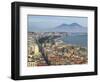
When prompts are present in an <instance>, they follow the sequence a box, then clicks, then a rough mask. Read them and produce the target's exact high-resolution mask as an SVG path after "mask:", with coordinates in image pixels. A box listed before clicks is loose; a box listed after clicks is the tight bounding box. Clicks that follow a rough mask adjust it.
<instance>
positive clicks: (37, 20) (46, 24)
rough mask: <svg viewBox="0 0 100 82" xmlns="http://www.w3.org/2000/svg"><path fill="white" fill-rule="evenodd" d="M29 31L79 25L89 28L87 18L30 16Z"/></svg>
mask: <svg viewBox="0 0 100 82" xmlns="http://www.w3.org/2000/svg"><path fill="white" fill-rule="evenodd" d="M27 20H28V30H33V29H34V30H35V29H37V28H38V29H40V28H41V27H42V28H43V29H45V28H46V29H47V28H55V27H56V26H59V25H61V24H72V23H78V24H80V25H82V26H84V27H87V24H88V18H87V17H71V16H43V15H28V18H27Z"/></svg>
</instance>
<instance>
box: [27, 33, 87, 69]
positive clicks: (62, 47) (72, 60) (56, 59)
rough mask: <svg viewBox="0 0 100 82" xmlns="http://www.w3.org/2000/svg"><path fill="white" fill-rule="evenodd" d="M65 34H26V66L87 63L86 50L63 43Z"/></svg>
mask: <svg viewBox="0 0 100 82" xmlns="http://www.w3.org/2000/svg"><path fill="white" fill-rule="evenodd" d="M64 35H66V36H68V33H67V32H28V58H27V66H28V67H32V66H33V67H34V66H49V65H73V64H86V63H88V58H87V56H88V55H87V48H86V47H82V46H78V45H72V44H67V43H64V41H63V40H62V39H61V37H62V36H64Z"/></svg>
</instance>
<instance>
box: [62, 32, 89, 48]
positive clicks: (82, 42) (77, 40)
mask: <svg viewBox="0 0 100 82" xmlns="http://www.w3.org/2000/svg"><path fill="white" fill-rule="evenodd" d="M62 40H63V42H64V43H66V44H71V45H77V46H82V47H86V48H87V46H88V36H87V34H86V33H85V34H79V33H74V34H70V35H65V36H63V37H62Z"/></svg>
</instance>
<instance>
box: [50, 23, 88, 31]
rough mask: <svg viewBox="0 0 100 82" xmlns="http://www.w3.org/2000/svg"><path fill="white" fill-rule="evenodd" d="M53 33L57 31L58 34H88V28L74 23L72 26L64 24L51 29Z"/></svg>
mask: <svg viewBox="0 0 100 82" xmlns="http://www.w3.org/2000/svg"><path fill="white" fill-rule="evenodd" d="M51 31H56V32H87V28H86V27H83V26H81V25H80V24H77V23H72V24H65V23H63V24H61V25H59V26H57V27H55V28H53V29H51Z"/></svg>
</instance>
